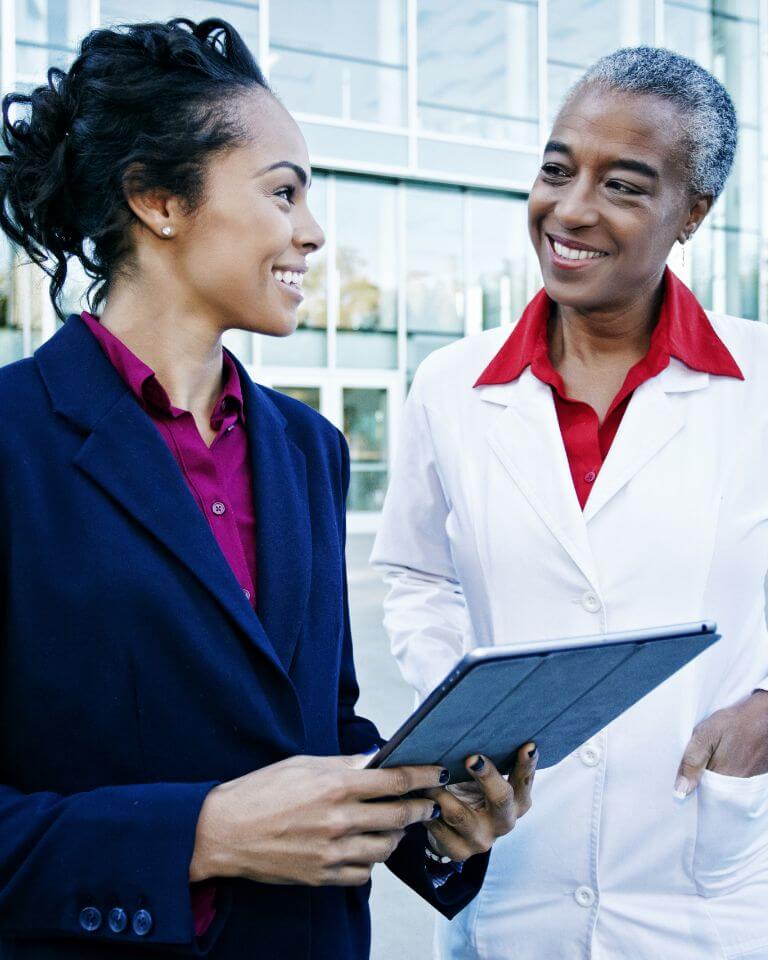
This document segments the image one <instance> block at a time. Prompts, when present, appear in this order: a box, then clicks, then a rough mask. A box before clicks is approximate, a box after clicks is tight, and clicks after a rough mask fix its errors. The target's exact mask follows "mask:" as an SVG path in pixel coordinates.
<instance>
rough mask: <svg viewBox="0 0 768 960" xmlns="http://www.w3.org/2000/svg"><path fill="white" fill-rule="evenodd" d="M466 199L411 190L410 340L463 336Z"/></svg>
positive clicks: (429, 189)
mask: <svg viewBox="0 0 768 960" xmlns="http://www.w3.org/2000/svg"><path fill="white" fill-rule="evenodd" d="M462 200H463V194H462V193H461V191H459V190H451V189H444V188H440V187H410V188H409V189H408V194H407V214H406V237H407V241H406V270H407V279H406V295H407V325H408V333H409V336H413V335H414V334H417V333H425V334H427V335H430V334H442V335H445V334H462V333H463V332H464V262H463V259H464V258H463V215H462Z"/></svg>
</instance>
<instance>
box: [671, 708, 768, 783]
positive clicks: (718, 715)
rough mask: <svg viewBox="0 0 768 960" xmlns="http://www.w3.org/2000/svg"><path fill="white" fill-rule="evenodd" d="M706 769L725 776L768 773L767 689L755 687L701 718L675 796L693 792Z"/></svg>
mask: <svg viewBox="0 0 768 960" xmlns="http://www.w3.org/2000/svg"><path fill="white" fill-rule="evenodd" d="M705 770H712V771H713V772H714V773H720V774H722V775H723V776H726V777H756V776H758V775H759V774H761V773H768V692H766V691H765V690H756V691H755V692H754V693H753V694H752V695H751V696H749V697H746V699H744V700H740V701H739V702H738V703H735V704H733V706H731V707H726V708H725V709H723V710H718V711H716V712H715V713H713V714H712V716H711V717H707V719H706V720H702V722H701V723H700V724H699V725H698V726H697V727H696V728H695V729H694V731H693V735H692V736H691V739H690V740H689V741H688V746H687V747H686V748H685V753H684V754H683V759H682V761H681V763H680V767H679V769H678V771H677V780H676V781H675V796H677V797H679V798H680V799H682V798H683V797H686V796H688V794H690V793H693V791H694V790H695V789H696V787H698V785H699V781H700V780H701V775H702V773H703V772H704V771H705Z"/></svg>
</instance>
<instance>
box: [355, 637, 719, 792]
mask: <svg viewBox="0 0 768 960" xmlns="http://www.w3.org/2000/svg"><path fill="white" fill-rule="evenodd" d="M685 626H686V627H687V628H688V629H690V630H695V631H696V632H687V633H683V634H681V635H680V636H668V635H665V636H658V637H654V636H653V635H652V634H653V631H643V633H642V639H638V640H627V639H626V638H625V637H626V635H624V638H622V639H621V640H618V641H616V642H611V641H610V638H609V637H605V638H602V640H603V642H600V641H599V639H597V638H596V640H595V645H584V646H574V647H572V648H566V649H562V650H557V651H554V652H545V651H542V652H537V653H528V654H522V655H520V656H515V655H514V654H513V655H511V656H510V655H509V653H508V652H507V655H506V656H504V657H503V658H499V659H493V648H491V649H487V648H486V651H483V653H485V654H486V655H487V656H488V659H477V656H476V654H477V651H476V652H475V656H473V655H472V654H470V655H468V656H467V657H465V658H464V660H462V661H461V663H460V664H459V665H458V666H457V667H456V668H455V669H454V670H453V671H451V673H450V674H449V675H448V676H447V677H446V679H445V680H444V681H443V683H442V684H440V686H439V687H437V688H436V690H435V691H434V692H433V693H432V694H430V696H429V697H428V698H427V700H425V701H424V703H423V704H422V705H421V707H419V709H418V710H417V711H416V712H415V713H414V714H413V715H412V716H411V717H410V718H409V719H408V720H407V721H406V722H405V723H404V724H403V725H402V726H401V727H400V729H399V730H398V731H397V732H396V733H395V734H394V736H393V737H392V739H391V740H390V741H389V743H388V744H387V745H386V746H385V747H384V748H382V750H381V751H380V752H379V754H377V755H376V756H375V757H374V758H373V759H372V761H371V762H370V764H369V766H372V767H377V766H382V767H392V766H401V765H406V764H433V763H434V764H442V765H443V766H444V767H447V768H448V770H450V772H451V782H452V783H458V782H461V781H464V780H469V779H470V777H469V775H468V774H467V772H466V769H465V767H464V761H465V759H466V758H467V757H468V756H470V755H471V754H474V753H482V754H483V755H485V756H487V757H490V758H491V760H493V762H494V763H495V764H496V766H497V767H498V769H499V770H501V771H502V772H503V773H507V772H508V771H509V770H510V768H511V766H512V765H513V763H514V759H515V756H516V753H517V750H518V749H519V747H521V746H522V745H523V744H524V743H526V742H527V741H529V740H533V741H535V743H536V744H537V745H538V748H539V753H540V757H539V762H538V767H539V769H541V768H543V767H551V766H552V765H553V764H556V763H559V762H560V761H561V760H563V759H564V758H565V757H567V756H568V754H570V753H572V752H573V751H574V750H576V749H577V748H578V747H580V746H581V745H582V744H583V743H584V742H585V741H586V740H589V738H590V737H592V736H594V734H596V733H597V732H598V731H599V730H602V729H603V727H605V726H607V725H608V724H609V723H610V722H611V721H612V720H615V719H616V717H618V716H619V715H620V714H622V713H624V711H625V710H627V709H629V707H631V706H632V705H633V704H635V703H637V701H638V700H640V699H641V698H642V697H644V696H645V695H646V694H648V693H650V691H651V690H653V689H654V688H655V687H657V686H658V685H659V684H661V683H663V682H664V681H665V680H666V679H668V678H669V677H670V676H672V674H674V673H676V672H677V671H678V670H679V669H680V668H681V667H683V666H685V664H687V663H688V662H689V661H690V660H692V659H693V658H694V657H696V656H697V655H698V654H699V653H701V652H702V651H703V650H706V649H707V648H708V647H709V646H711V645H712V644H713V643H715V642H716V641H717V640H719V639H720V638H719V635H718V634H716V633H714V632H712V631H713V630H714V627H712V626H711V625H710V626H707V625H702V624H693V625H685ZM662 629H663V630H664V631H665V633H666V632H668V631H669V628H662ZM497 649H498V648H497ZM508 649H509V648H506V650H507V651H508Z"/></svg>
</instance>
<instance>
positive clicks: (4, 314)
mask: <svg viewBox="0 0 768 960" xmlns="http://www.w3.org/2000/svg"><path fill="white" fill-rule="evenodd" d="M12 282H13V254H12V253H11V246H10V244H9V243H8V241H7V240H6V238H5V236H4V235H3V234H0V366H2V365H3V364H5V363H11V362H12V361H13V360H19V359H20V358H21V357H22V356H23V354H24V336H23V333H22V330H21V318H20V316H16V315H12V312H11V283H12Z"/></svg>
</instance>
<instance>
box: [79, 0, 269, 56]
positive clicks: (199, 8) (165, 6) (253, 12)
mask: <svg viewBox="0 0 768 960" xmlns="http://www.w3.org/2000/svg"><path fill="white" fill-rule="evenodd" d="M81 5H82V6H84V7H85V6H87V4H86V3H82V4H81ZM172 17H188V18H189V19H190V20H197V21H200V20H207V19H208V18H209V17H218V18H219V19H221V20H227V21H229V23H231V24H232V26H233V27H235V28H236V29H237V30H238V31H239V33H240V34H241V36H242V38H243V40H244V41H245V42H246V44H247V45H248V48H249V49H250V51H251V53H252V54H253V55H254V56H257V54H258V51H259V45H258V40H259V36H258V30H259V4H258V2H256V0H252V2H249V0H236V2H234V3H227V2H226V0H101V22H102V23H103V24H104V25H105V26H109V25H112V24H117V23H139V22H141V21H144V20H160V21H163V20H170V19H171V18H172Z"/></svg>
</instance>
